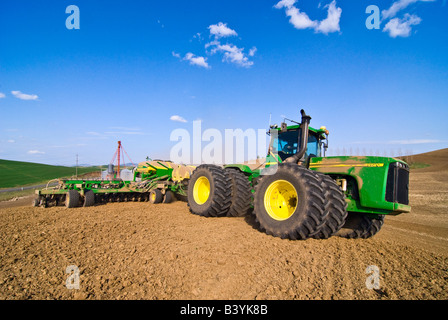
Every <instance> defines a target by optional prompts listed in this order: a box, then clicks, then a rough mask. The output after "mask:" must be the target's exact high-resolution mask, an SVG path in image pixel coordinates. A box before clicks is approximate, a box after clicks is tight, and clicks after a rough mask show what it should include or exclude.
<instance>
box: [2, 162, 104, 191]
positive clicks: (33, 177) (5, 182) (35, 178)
mask: <svg viewBox="0 0 448 320" xmlns="http://www.w3.org/2000/svg"><path fill="white" fill-rule="evenodd" d="M99 170H100V169H99V167H79V168H78V175H81V174H85V173H89V172H94V171H99ZM75 172H76V169H75V167H63V166H51V165H46V164H40V163H31V162H20V161H10V160H0V188H13V187H22V186H27V185H35V184H41V183H46V182H47V181H48V180H51V179H56V178H63V177H71V176H74V175H75Z"/></svg>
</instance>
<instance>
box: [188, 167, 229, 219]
mask: <svg viewBox="0 0 448 320" xmlns="http://www.w3.org/2000/svg"><path fill="white" fill-rule="evenodd" d="M231 193H232V190H231V179H230V178H229V177H228V175H227V174H226V173H225V171H224V169H223V168H221V167H219V166H216V165H209V164H204V165H200V166H199V167H197V168H196V169H195V170H194V171H193V173H192V174H191V177H190V180H189V182H188V190H187V194H188V206H189V208H190V211H191V213H193V214H197V215H200V216H203V217H221V216H225V215H226V214H227V212H228V211H229V208H230V205H231V204H232V198H231Z"/></svg>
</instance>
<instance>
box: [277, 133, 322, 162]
mask: <svg viewBox="0 0 448 320" xmlns="http://www.w3.org/2000/svg"><path fill="white" fill-rule="evenodd" d="M299 132H300V131H298V130H291V131H286V132H279V134H278V137H277V138H276V139H274V140H273V141H272V150H273V151H274V152H277V153H278V155H279V156H280V158H281V159H282V161H284V160H285V159H286V158H289V157H290V156H292V155H294V154H296V153H297V152H298V151H299V145H298V141H299V137H298V135H299ZM311 154H313V155H315V156H317V157H320V156H321V148H320V145H319V138H318V137H317V136H316V135H314V134H312V133H311V132H310V133H309V136H308V146H307V150H306V152H305V157H308V156H309V155H311Z"/></svg>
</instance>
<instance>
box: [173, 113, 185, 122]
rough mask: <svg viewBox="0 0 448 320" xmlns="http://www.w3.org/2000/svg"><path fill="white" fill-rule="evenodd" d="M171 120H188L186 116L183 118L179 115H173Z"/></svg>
mask: <svg viewBox="0 0 448 320" xmlns="http://www.w3.org/2000/svg"><path fill="white" fill-rule="evenodd" d="M170 120H171V121H176V122H184V123H185V122H187V120H185V119H184V118H182V117H181V116H178V115H173V116H171V117H170Z"/></svg>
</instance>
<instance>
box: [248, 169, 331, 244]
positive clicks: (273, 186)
mask: <svg viewBox="0 0 448 320" xmlns="http://www.w3.org/2000/svg"><path fill="white" fill-rule="evenodd" d="M324 202H325V199H324V189H323V187H322V185H321V183H320V180H319V177H318V176H317V175H316V174H315V173H314V172H313V171H311V170H308V169H306V168H304V167H301V166H298V165H294V164H281V165H279V166H278V169H277V172H276V173H274V174H272V175H266V176H263V177H262V178H261V180H260V181H259V183H258V184H257V186H256V187H255V199H254V213H255V216H256V220H257V221H258V223H259V225H260V227H261V229H262V230H263V231H265V232H266V233H267V234H270V235H272V236H275V237H281V238H287V239H293V240H299V239H300V240H302V239H307V238H309V237H311V236H312V235H313V234H316V233H317V232H319V228H320V227H321V226H322V225H323V219H324Z"/></svg>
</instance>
